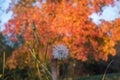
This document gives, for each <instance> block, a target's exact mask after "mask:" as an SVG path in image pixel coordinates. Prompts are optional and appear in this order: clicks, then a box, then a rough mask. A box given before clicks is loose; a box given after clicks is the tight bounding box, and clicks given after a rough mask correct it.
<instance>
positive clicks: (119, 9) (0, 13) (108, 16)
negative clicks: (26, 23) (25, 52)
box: [0, 0, 120, 31]
mask: <svg viewBox="0 0 120 80" xmlns="http://www.w3.org/2000/svg"><path fill="white" fill-rule="evenodd" d="M10 1H11V0H0V31H2V30H3V29H4V24H5V23H7V21H8V20H9V19H10V18H11V17H12V14H13V12H12V11H10V12H7V11H6V10H7V8H8V7H9V3H10ZM102 10H103V12H102V13H93V14H92V15H91V16H90V18H92V20H93V22H95V23H96V24H100V23H101V20H107V21H112V20H115V19H116V18H119V17H120V0H117V1H116V2H115V6H114V7H113V6H111V5H108V6H105V7H103V8H102Z"/></svg>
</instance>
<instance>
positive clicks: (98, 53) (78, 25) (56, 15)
mask: <svg viewBox="0 0 120 80" xmlns="http://www.w3.org/2000/svg"><path fill="white" fill-rule="evenodd" d="M36 1H37V0H30V1H29V0H19V1H18V4H16V5H15V6H14V9H13V10H14V17H13V18H12V19H11V20H9V22H8V23H7V24H6V30H5V31H4V32H3V33H5V34H6V33H8V34H19V35H22V36H23V37H24V40H25V44H24V45H23V46H21V47H20V48H19V49H17V50H16V51H15V52H13V55H14V56H15V55H17V56H20V55H23V54H22V53H24V54H26V53H27V54H29V51H28V44H31V43H34V45H32V47H33V46H34V47H35V49H36V50H38V53H40V54H38V55H39V56H40V55H41V54H43V53H42V52H44V51H45V46H46V45H47V44H49V51H48V53H49V54H48V56H51V54H52V51H51V50H52V48H53V47H54V46H55V45H57V44H65V45H66V46H67V47H68V48H69V51H70V57H72V58H75V59H78V60H82V61H86V60H88V59H95V60H100V59H102V60H105V61H107V59H108V55H109V54H111V55H113V56H114V55H115V54H116V52H115V49H114V46H115V44H116V41H119V39H117V38H118V37H117V35H118V32H119V30H118V28H117V27H116V23H117V24H118V25H119V23H118V22H116V21H119V20H116V21H115V22H113V23H112V22H107V21H103V22H102V24H100V25H96V24H95V23H93V22H92V20H91V19H90V18H89V16H90V15H91V14H92V13H93V12H99V11H101V8H102V7H103V6H105V5H108V4H111V5H113V4H114V1H113V0H50V1H49V0H47V1H46V3H44V2H43V1H41V0H40V1H38V2H39V6H33V5H32V4H33V3H34V2H36ZM113 24H115V25H113ZM36 35H37V36H36ZM12 37H14V38H15V36H11V38H12ZM14 38H12V39H13V40H14ZM35 39H36V40H38V41H35ZM39 43H40V45H41V46H42V48H41V51H39V48H38V46H37V44H39ZM21 49H22V50H23V49H24V51H22V52H21ZM19 53H21V54H19ZM50 58H51V57H50ZM15 59H16V58H15Z"/></svg>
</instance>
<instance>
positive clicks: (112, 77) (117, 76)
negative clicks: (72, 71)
mask: <svg viewBox="0 0 120 80" xmlns="http://www.w3.org/2000/svg"><path fill="white" fill-rule="evenodd" d="M102 77H103V75H96V76H89V77H80V78H76V79H75V80H102ZM105 80H120V73H112V74H106V76H105Z"/></svg>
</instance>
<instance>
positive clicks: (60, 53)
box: [53, 44, 69, 60]
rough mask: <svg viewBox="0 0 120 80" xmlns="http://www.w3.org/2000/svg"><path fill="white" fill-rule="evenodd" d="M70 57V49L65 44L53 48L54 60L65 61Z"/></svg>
mask: <svg viewBox="0 0 120 80" xmlns="http://www.w3.org/2000/svg"><path fill="white" fill-rule="evenodd" d="M68 55H69V49H68V48H67V47H66V46H65V45H63V44H60V45H56V46H55V47H54V48H53V57H54V59H58V60H61V59H65V58H67V57H68Z"/></svg>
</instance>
